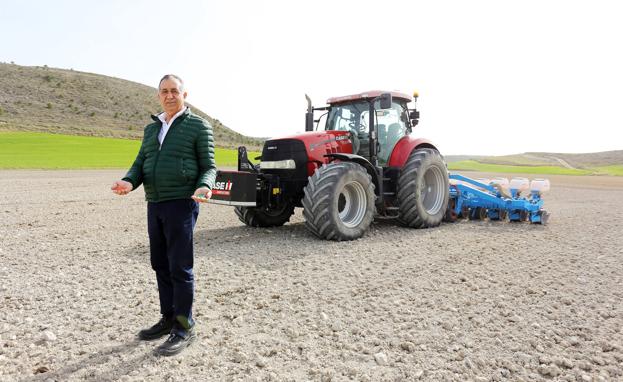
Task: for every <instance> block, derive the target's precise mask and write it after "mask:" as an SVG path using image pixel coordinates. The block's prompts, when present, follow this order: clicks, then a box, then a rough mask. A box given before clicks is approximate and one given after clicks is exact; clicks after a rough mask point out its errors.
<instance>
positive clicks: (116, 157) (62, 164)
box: [0, 132, 259, 169]
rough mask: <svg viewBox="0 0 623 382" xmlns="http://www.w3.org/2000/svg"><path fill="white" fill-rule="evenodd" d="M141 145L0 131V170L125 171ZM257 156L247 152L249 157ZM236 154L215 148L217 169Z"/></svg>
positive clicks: (233, 161) (232, 163) (230, 162)
mask: <svg viewBox="0 0 623 382" xmlns="http://www.w3.org/2000/svg"><path fill="white" fill-rule="evenodd" d="M140 144H141V142H140V141H136V140H128V139H116V138H99V137H84V136H73V135H61V134H46V133H31V132H27V133H21V132H0V169H87V168H127V167H129V166H130V165H131V164H132V162H133V161H134V158H135V157H136V153H137V152H138V149H139V147H140ZM258 155H259V153H256V152H250V153H249V158H254V157H256V156H258ZM237 158H238V153H237V151H236V150H231V149H220V148H217V149H216V164H217V166H218V167H228V166H229V167H231V166H236V165H237V161H238V159H237Z"/></svg>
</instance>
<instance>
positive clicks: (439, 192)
mask: <svg viewBox="0 0 623 382" xmlns="http://www.w3.org/2000/svg"><path fill="white" fill-rule="evenodd" d="M397 188H398V193H397V197H398V207H399V211H400V215H399V217H398V220H399V221H400V222H401V223H402V224H404V225H406V226H408V227H412V228H428V227H436V226H438V225H439V224H440V223H441V221H442V219H443V218H444V215H445V214H446V209H447V208H448V198H449V195H450V186H449V182H448V171H447V170H446V164H445V163H444V161H443V158H442V157H441V155H440V154H439V152H437V151H436V150H433V149H417V150H414V151H413V152H412V153H411V155H410V156H409V159H407V163H405V165H404V167H403V168H402V170H401V171H400V176H399V177H398V187H397Z"/></svg>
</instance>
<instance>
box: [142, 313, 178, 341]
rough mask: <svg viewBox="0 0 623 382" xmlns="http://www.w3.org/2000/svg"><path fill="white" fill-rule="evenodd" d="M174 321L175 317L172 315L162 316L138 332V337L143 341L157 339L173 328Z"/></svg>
mask: <svg viewBox="0 0 623 382" xmlns="http://www.w3.org/2000/svg"><path fill="white" fill-rule="evenodd" d="M174 323H175V319H174V318H173V317H171V318H166V317H164V316H162V318H161V319H160V321H158V323H157V324H156V325H154V326H152V327H151V328H149V329H143V330H141V331H140V332H138V338H139V339H141V340H143V341H152V340H157V339H158V338H161V337H164V336H166V335H167V334H169V333H171V329H173V324H174Z"/></svg>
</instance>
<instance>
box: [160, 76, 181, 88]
mask: <svg viewBox="0 0 623 382" xmlns="http://www.w3.org/2000/svg"><path fill="white" fill-rule="evenodd" d="M171 79H174V80H177V81H178V82H179V83H180V91H184V81H182V79H181V78H180V76H176V75H175V74H165V75H164V76H162V78H161V79H160V82H158V89H160V85H162V81H164V80H171Z"/></svg>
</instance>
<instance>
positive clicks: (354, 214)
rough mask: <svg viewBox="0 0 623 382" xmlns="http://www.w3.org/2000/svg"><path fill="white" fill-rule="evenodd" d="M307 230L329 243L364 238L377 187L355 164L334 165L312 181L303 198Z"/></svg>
mask: <svg viewBox="0 0 623 382" xmlns="http://www.w3.org/2000/svg"><path fill="white" fill-rule="evenodd" d="M303 208H304V210H303V216H305V226H306V227H307V228H308V229H309V230H310V231H311V232H312V233H313V234H314V235H316V236H318V237H319V238H322V239H327V240H337V241H341V240H354V239H358V238H360V237H362V236H363V235H364V234H365V233H366V231H367V230H368V228H369V227H370V224H371V223H372V219H373V218H374V210H375V206H374V184H373V183H372V178H371V177H370V175H369V174H368V173H367V172H366V170H365V169H364V168H363V167H362V166H360V165H358V164H356V163H352V162H333V163H329V164H327V165H324V166H322V167H320V168H319V169H318V170H316V172H315V173H314V175H312V176H310V177H309V182H308V183H307V186H305V197H304V198H303Z"/></svg>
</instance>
